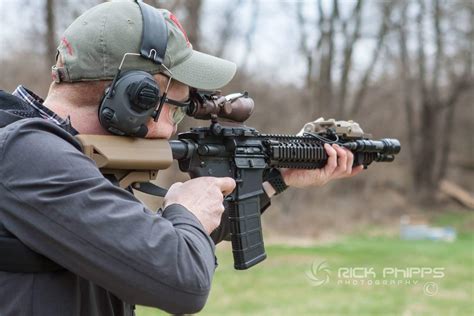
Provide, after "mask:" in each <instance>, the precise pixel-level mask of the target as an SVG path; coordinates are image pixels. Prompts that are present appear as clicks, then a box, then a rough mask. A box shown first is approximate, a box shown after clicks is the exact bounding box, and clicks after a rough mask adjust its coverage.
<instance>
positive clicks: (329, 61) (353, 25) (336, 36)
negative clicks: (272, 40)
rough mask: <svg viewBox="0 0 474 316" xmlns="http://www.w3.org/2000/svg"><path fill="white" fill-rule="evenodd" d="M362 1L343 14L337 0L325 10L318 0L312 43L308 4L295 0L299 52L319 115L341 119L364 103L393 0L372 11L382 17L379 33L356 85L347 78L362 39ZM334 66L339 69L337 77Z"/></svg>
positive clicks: (352, 113) (315, 110)
mask: <svg viewBox="0 0 474 316" xmlns="http://www.w3.org/2000/svg"><path fill="white" fill-rule="evenodd" d="M365 3H366V2H365V1H364V0H358V1H357V2H356V3H355V5H354V7H353V8H352V10H351V13H350V14H349V15H348V16H347V17H344V16H343V15H342V14H341V12H340V1H339V0H333V1H332V6H331V7H330V8H329V9H328V8H326V10H325V9H324V8H323V1H321V0H320V1H318V2H317V5H316V10H317V13H318V14H317V19H316V23H315V24H316V29H317V30H318V31H319V33H318V34H319V36H318V38H317V39H316V41H315V44H314V45H309V44H308V36H309V32H308V31H307V27H308V25H310V24H311V22H310V21H308V19H307V18H306V17H305V14H304V12H305V10H306V9H307V8H306V7H305V6H307V4H306V3H304V2H297V3H296V20H297V23H298V26H299V30H300V34H301V37H300V51H301V52H302V54H303V56H304V58H305V60H306V64H307V74H306V80H305V82H306V87H307V88H308V89H310V90H311V91H312V95H313V99H314V100H316V102H317V103H318V104H317V105H315V109H314V112H315V113H318V114H319V115H320V114H321V113H325V115H328V114H329V115H335V116H337V117H341V118H343V117H347V116H351V117H352V116H354V115H355V114H357V112H358V111H359V110H360V109H361V107H362V105H363V103H364V98H365V95H366V93H367V89H368V87H369V84H370V79H371V76H372V74H373V72H374V69H375V66H376V64H377V62H378V60H379V58H380V56H381V53H382V49H383V47H384V43H385V38H386V35H387V34H388V32H389V29H390V16H391V13H392V9H393V5H394V3H395V2H394V1H388V2H382V3H381V4H380V11H377V10H374V14H375V15H376V14H379V15H380V16H381V18H380V25H379V28H378V32H377V33H376V34H375V41H376V46H375V48H374V50H373V51H372V56H371V59H370V61H369V64H368V66H367V68H366V69H365V71H364V72H363V73H362V76H361V80H360V81H359V82H358V83H357V84H356V83H354V82H351V81H350V80H349V79H350V77H351V74H352V73H353V72H354V68H353V64H354V60H353V59H354V48H355V46H356V45H357V44H358V42H359V41H360V40H361V39H362V38H363V36H362V34H361V27H362V12H363V10H364V8H365ZM326 11H327V12H326ZM337 43H339V44H338V45H337ZM316 56H319V58H316ZM339 60H341V61H340V62H339ZM335 69H337V70H340V71H339V73H340V75H339V76H338V77H337V78H336V76H335V74H336V73H337V72H335V71H334V70H335ZM352 94H354V96H352ZM351 100H352V102H349V101H351Z"/></svg>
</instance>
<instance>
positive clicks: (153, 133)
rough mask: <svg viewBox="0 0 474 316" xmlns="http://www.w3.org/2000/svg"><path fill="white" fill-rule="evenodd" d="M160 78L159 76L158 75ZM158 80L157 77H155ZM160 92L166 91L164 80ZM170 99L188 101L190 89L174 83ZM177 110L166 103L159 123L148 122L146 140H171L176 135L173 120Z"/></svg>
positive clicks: (170, 91) (160, 81)
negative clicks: (174, 112)
mask: <svg viewBox="0 0 474 316" xmlns="http://www.w3.org/2000/svg"><path fill="white" fill-rule="evenodd" d="M157 76H158V75H157ZM155 78H156V77H155ZM156 79H157V82H159V83H160V90H161V91H165V89H166V85H163V84H162V82H163V80H159V79H158V78H156ZM168 98H170V99H173V100H176V101H182V102H184V101H186V100H188V98H189V87H188V86H187V85H185V84H182V83H180V82H178V81H172V82H171V85H170V87H169V89H168ZM175 110H176V107H175V106H174V105H170V104H167V103H165V104H164V106H163V109H162V110H161V113H160V117H159V119H158V121H157V122H155V121H154V120H153V119H150V120H149V121H148V124H147V127H148V133H147V134H146V136H145V138H166V139H169V138H170V137H171V136H172V135H173V134H174V133H176V129H177V125H176V124H175V123H174V122H173V120H172V115H173V111H175Z"/></svg>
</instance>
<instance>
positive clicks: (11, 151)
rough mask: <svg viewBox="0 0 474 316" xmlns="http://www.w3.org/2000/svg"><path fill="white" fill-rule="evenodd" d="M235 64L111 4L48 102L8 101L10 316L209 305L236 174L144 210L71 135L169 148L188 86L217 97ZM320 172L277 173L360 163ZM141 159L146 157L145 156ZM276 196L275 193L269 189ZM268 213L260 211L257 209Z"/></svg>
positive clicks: (1, 106)
mask: <svg viewBox="0 0 474 316" xmlns="http://www.w3.org/2000/svg"><path fill="white" fill-rule="evenodd" d="M235 70H236V66H235V64H233V63H232V62H229V61H226V60H223V59H220V58H216V57H213V56H210V55H207V54H203V53H200V52H197V51H194V50H193V49H192V46H191V43H189V41H188V39H187V36H186V33H185V32H184V30H183V28H182V27H181V25H180V23H179V22H178V20H177V19H176V17H175V16H174V15H173V14H172V13H171V12H169V11H167V10H160V9H155V8H153V7H150V6H148V5H146V4H144V3H141V2H133V1H124V2H106V3H102V4H100V5H97V6H95V7H93V8H91V9H90V10H88V11H86V12H85V13H83V14H82V15H81V16H80V17H78V18H77V19H76V20H75V21H74V22H73V23H72V24H71V25H70V26H69V27H68V28H67V30H66V31H65V32H64V35H63V36H62V37H61V42H60V44H59V47H58V54H57V60H56V64H55V65H54V66H53V68H52V78H53V82H52V83H51V86H50V89H49V92H48V95H47V97H46V99H45V100H44V101H43V100H42V99H41V98H40V97H38V96H37V95H35V94H34V93H33V92H31V91H30V90H28V89H27V88H25V87H23V86H19V87H18V88H17V89H16V90H15V92H14V93H13V95H10V94H8V93H5V92H0V155H1V160H2V164H1V165H0V201H1V203H0V242H1V249H2V254H1V256H0V257H2V258H3V259H2V261H1V262H0V268H1V269H0V284H1V285H2V286H1V287H0V297H1V298H2V299H1V300H0V314H2V315H30V314H33V313H34V314H35V315H72V314H74V315H131V314H133V309H134V304H141V305H148V306H154V307H157V308H160V309H163V310H165V311H167V312H169V313H195V312H197V311H199V310H201V309H202V308H203V307H204V305H205V302H206V300H207V297H208V295H209V291H210V287H211V281H212V277H213V275H214V270H215V268H216V259H215V255H214V250H215V246H214V245H215V242H217V241H218V240H217V239H215V240H213V239H211V237H210V234H211V233H212V232H213V231H214V230H215V229H216V228H217V227H218V226H219V224H220V222H221V217H222V214H223V212H224V205H223V202H224V197H225V196H227V195H231V194H232V192H234V188H235V186H236V183H235V181H234V179H233V178H232V177H214V176H205V177H198V178H194V179H191V180H189V181H186V182H184V183H175V184H173V185H172V186H171V187H170V189H169V190H168V192H167V194H166V196H165V198H164V204H163V208H162V209H163V212H161V213H155V212H154V211H153V210H149V209H147V208H146V207H145V206H144V205H143V204H142V203H140V202H139V201H138V200H137V199H136V198H135V197H134V196H133V195H132V194H131V192H130V191H128V190H124V189H122V188H120V187H119V186H117V184H118V183H117V179H114V178H113V177H104V175H102V173H101V172H100V171H99V169H98V167H97V165H96V164H95V163H94V161H93V160H91V159H89V158H88V157H87V156H86V155H84V154H83V153H82V149H83V148H82V147H81V144H80V143H79V142H78V140H77V138H76V137H75V136H77V135H81V134H94V135H111V134H117V135H124V136H132V137H135V138H146V139H156V138H166V139H168V138H170V137H171V136H172V135H173V133H175V131H176V126H177V124H178V123H179V122H180V120H181V119H182V118H183V116H184V113H183V112H182V110H181V109H182V108H183V107H182V106H183V105H187V103H188V101H189V97H190V88H191V87H192V88H196V89H204V90H215V89H218V88H220V87H222V86H225V85H226V84H227V83H228V82H229V81H230V80H231V79H232V77H233V76H234V74H235ZM323 148H324V151H325V155H327V163H326V164H325V166H324V167H322V168H320V169H313V170H301V169H284V170H281V173H280V171H279V170H278V169H277V168H274V170H275V177H277V178H278V179H279V181H280V182H281V183H284V184H285V185H288V186H295V187H310V186H320V185H323V184H326V183H327V182H329V181H331V180H334V179H338V178H345V177H350V176H354V175H356V174H358V173H359V172H360V171H361V170H362V166H356V167H353V160H354V156H353V154H352V153H351V152H350V151H349V150H347V149H345V148H343V147H341V146H340V145H337V144H333V145H329V144H324V147H323ZM144 154H145V153H144ZM259 185H260V186H261V187H263V188H264V191H265V192H266V193H265V197H264V198H266V199H269V198H270V197H271V196H272V195H273V194H274V193H275V192H276V189H275V188H274V187H273V186H272V185H271V184H269V183H263V184H259ZM261 206H262V207H264V205H263V204H262V205H261Z"/></svg>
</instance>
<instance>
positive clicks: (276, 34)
mask: <svg viewBox="0 0 474 316" xmlns="http://www.w3.org/2000/svg"><path fill="white" fill-rule="evenodd" d="M100 2H101V1H97V0H83V1H72V0H68V1H59V0H0V89H3V90H7V91H10V92H11V91H13V90H14V89H15V87H16V86H17V85H18V84H23V85H25V86H27V87H28V88H30V89H31V90H33V91H35V92H36V93H37V94H39V95H40V96H42V97H45V96H46V94H47V91H48V87H49V84H50V71H49V69H50V67H51V65H52V64H53V63H54V56H55V52H56V47H57V44H58V42H59V39H60V37H61V34H62V32H63V31H64V29H65V28H66V27H67V26H68V25H69V24H70V23H71V22H72V21H73V20H74V19H75V18H76V17H77V16H79V15H80V14H81V13H83V12H84V11H85V10H87V9H88V8H90V7H92V6H94V5H96V4H98V3H100ZM145 2H147V3H149V4H151V5H154V6H156V7H162V8H167V9H169V10H171V11H173V12H174V14H175V15H176V16H177V17H178V18H179V20H180V22H181V24H182V25H183V26H184V28H185V29H186V31H187V34H188V37H189V40H190V42H191V43H192V44H193V47H194V48H195V49H196V50H200V51H203V52H207V53H210V54H213V55H216V56H219V57H223V58H226V59H229V60H231V61H234V62H235V63H237V65H238V73H237V76H236V78H235V79H234V80H233V81H232V82H231V83H230V84H229V86H227V87H225V89H224V91H223V92H224V93H226V94H227V93H231V92H237V91H248V92H249V94H250V96H251V97H252V98H253V99H254V100H255V104H256V111H255V113H254V114H253V116H252V117H251V119H250V120H249V121H248V123H247V125H249V126H252V127H255V128H257V129H258V130H260V131H261V132H266V133H289V134H295V133H296V132H298V131H299V129H300V128H301V127H302V126H303V125H304V123H306V122H308V121H312V120H315V119H316V118H318V117H321V116H322V117H325V118H336V119H341V120H349V119H352V120H354V121H356V122H358V123H359V124H360V125H361V127H362V128H363V129H364V131H365V132H368V133H371V134H372V135H373V136H374V138H383V137H391V138H398V139H400V141H401V143H402V151H401V153H400V154H399V155H398V156H397V158H396V160H395V162H393V163H389V164H383V163H380V164H373V165H371V166H370V167H369V169H368V170H366V171H364V172H363V174H362V175H359V176H357V177H355V178H353V179H349V180H344V181H335V182H334V183H330V184H329V185H326V186H324V187H321V188H314V189H306V190H298V189H292V188H290V189H289V190H287V191H286V192H285V193H284V194H282V195H280V196H277V197H275V198H274V199H273V201H272V206H271V208H270V209H269V210H268V211H267V213H266V214H265V215H264V216H263V222H264V223H263V225H264V230H265V237H266V243H267V245H268V247H267V249H268V259H267V260H266V261H265V262H264V263H262V264H260V265H259V266H257V267H255V268H252V269H251V270H249V271H244V272H236V271H233V270H232V260H231V255H230V249H229V248H228V245H225V244H223V245H220V246H219V252H218V254H219V255H218V257H219V259H220V261H221V264H220V266H219V269H218V273H217V274H216V280H215V283H214V289H213V292H212V293H211V298H210V300H209V304H208V306H207V307H206V308H205V309H204V311H203V314H206V313H207V314H222V313H226V314H236V315H239V314H261V315H267V314H272V315H273V314H275V315H279V314H281V315H286V314H294V313H296V314H323V315H324V314H333V315H334V314H346V315H347V314H359V315H360V314H402V315H419V314H429V315H436V314H443V315H447V314H452V315H473V314H474V310H473V307H472V306H473V303H474V302H473V300H474V293H473V292H474V289H473V288H474V275H473V271H474V270H473V269H472V268H473V266H474V258H473V257H474V253H473V251H474V250H473V249H474V244H473V236H474V234H473V229H474V217H473V210H474V195H473V192H474V180H473V175H474V155H473V154H474V146H473V130H474V84H473V58H474V2H473V1H470V0H410V1H408V0H400V1H395V0H392V1H388V0H387V1H381V0H380V1H377V0H359V1H357V0H314V1H277V0H275V1H270V0H267V1H264V0H260V1H259V0H254V1H251V0H228V1H218V0H188V1H186V0H176V1H165V0H162V1H158V0H156V1H151V0H150V1H145ZM206 124H207V123H206V122H203V121H195V120H192V119H188V120H187V121H185V122H184V123H183V125H182V126H181V127H180V131H185V130H187V129H188V128H189V127H191V126H196V125H206ZM186 179H187V176H186V175H182V174H179V172H178V169H177V167H176V166H174V167H173V168H171V169H170V170H166V171H164V172H162V174H161V175H160V176H159V182H160V183H161V184H164V185H169V184H171V183H172V182H173V181H176V180H179V181H183V180H186ZM146 202H147V203H148V204H150V205H152V206H156V205H158V204H159V201H152V200H147V201H146ZM318 260H319V262H320V263H321V262H327V263H328V264H329V270H330V271H331V272H333V274H335V276H336V277H338V273H337V267H341V266H344V267H348V266H349V267H354V266H355V265H359V266H363V267H376V268H377V267H378V269H381V270H380V271H382V270H383V269H384V268H385V267H387V265H390V266H392V267H393V266H395V267H420V266H421V265H428V266H429V267H434V266H439V267H444V268H445V269H446V271H445V277H444V278H442V280H438V281H439V282H437V283H436V285H437V286H439V291H437V292H436V293H435V295H426V291H425V289H424V287H423V284H425V283H426V282H425V281H427V280H426V278H425V276H423V277H422V276H418V278H417V277H416V276H412V277H413V278H414V280H415V279H416V280H419V281H420V283H418V284H412V285H409V286H407V285H405V286H400V285H398V286H397V285H395V286H393V285H387V286H379V287H376V286H368V285H367V284H366V285H363V286H362V285H360V284H356V285H354V284H352V285H343V284H342V285H341V284H337V282H336V279H338V278H334V277H333V279H331V280H330V282H329V284H323V286H316V287H315V286H314V284H310V283H311V282H310V281H311V280H312V278H311V276H313V277H314V274H315V273H316V272H317V271H316V272H315V270H314V269H313V268H314V262H316V261H318ZM308 269H309V270H310V271H312V272H311V276H309V277H308V275H307V273H306V272H307V271H306V270H308ZM316 270H317V269H316ZM329 270H328V271H329ZM305 271H306V272H305ZM318 271H319V270H318ZM325 271H326V270H325ZM379 277H381V275H377V278H379ZM339 279H340V278H339ZM251 289H252V290H251ZM354 298H355V299H354ZM138 313H139V314H140V315H155V313H156V311H155V310H152V309H146V308H143V307H140V308H139V311H138Z"/></svg>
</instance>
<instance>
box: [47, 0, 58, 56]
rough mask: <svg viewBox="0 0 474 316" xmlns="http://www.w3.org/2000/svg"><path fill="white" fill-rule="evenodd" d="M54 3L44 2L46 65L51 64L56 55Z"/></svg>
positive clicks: (51, 1) (50, 1) (51, 0)
mask: <svg viewBox="0 0 474 316" xmlns="http://www.w3.org/2000/svg"><path fill="white" fill-rule="evenodd" d="M54 10H55V1H54V0H46V2H45V11H44V12H45V20H46V21H45V24H46V33H45V42H46V64H47V65H49V64H53V63H54V57H55V55H56V47H57V44H58V43H57V41H56V21H55V14H54Z"/></svg>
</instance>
